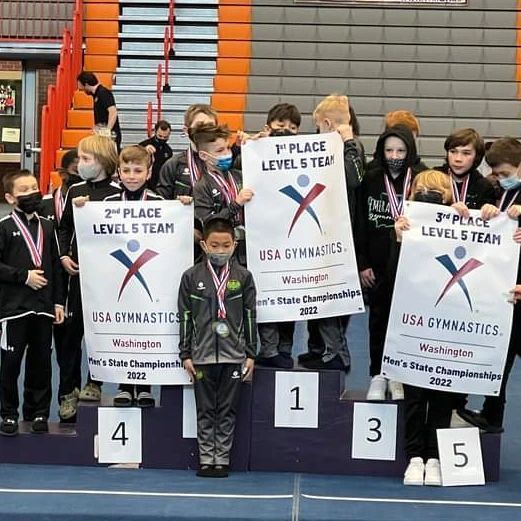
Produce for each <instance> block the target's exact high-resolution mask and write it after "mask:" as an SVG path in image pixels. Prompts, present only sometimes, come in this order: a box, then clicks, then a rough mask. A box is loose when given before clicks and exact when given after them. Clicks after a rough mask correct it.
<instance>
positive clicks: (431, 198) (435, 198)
mask: <svg viewBox="0 0 521 521" xmlns="http://www.w3.org/2000/svg"><path fill="white" fill-rule="evenodd" d="M414 200H415V201H419V202H420V203H433V204H443V195H441V194H440V193H439V192H435V191H434V190H426V191H425V192H414Z"/></svg>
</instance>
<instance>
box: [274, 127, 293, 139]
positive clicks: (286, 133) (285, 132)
mask: <svg viewBox="0 0 521 521" xmlns="http://www.w3.org/2000/svg"><path fill="white" fill-rule="evenodd" d="M294 135H295V132H291V130H288V129H287V128H276V129H274V130H270V136H272V137H281V136H294Z"/></svg>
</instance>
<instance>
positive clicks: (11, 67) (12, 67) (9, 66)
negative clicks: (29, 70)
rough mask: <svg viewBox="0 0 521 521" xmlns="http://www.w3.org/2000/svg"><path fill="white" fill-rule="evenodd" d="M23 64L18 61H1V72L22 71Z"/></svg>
mask: <svg viewBox="0 0 521 521" xmlns="http://www.w3.org/2000/svg"><path fill="white" fill-rule="evenodd" d="M21 70H22V62H21V61H17V60H0V71H2V72H5V71H8V72H11V71H21Z"/></svg>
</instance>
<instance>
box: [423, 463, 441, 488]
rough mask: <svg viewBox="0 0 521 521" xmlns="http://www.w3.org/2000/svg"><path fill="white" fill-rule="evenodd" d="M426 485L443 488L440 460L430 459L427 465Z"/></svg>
mask: <svg viewBox="0 0 521 521" xmlns="http://www.w3.org/2000/svg"><path fill="white" fill-rule="evenodd" d="M425 485H428V486H431V487H441V468H440V460H439V459H436V458H430V459H428V460H427V463H426V464H425Z"/></svg>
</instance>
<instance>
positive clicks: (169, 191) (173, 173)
mask: <svg viewBox="0 0 521 521" xmlns="http://www.w3.org/2000/svg"><path fill="white" fill-rule="evenodd" d="M194 158H195V163H196V165H197V166H198V168H199V171H200V172H201V173H203V172H205V171H206V167H205V165H204V162H203V161H201V160H200V159H199V155H198V154H197V153H196V154H195V155H194ZM156 192H157V193H158V194H159V195H160V196H162V197H164V198H165V199H177V198H178V197H179V196H180V195H190V196H191V195H192V192H193V187H192V181H191V179H190V170H189V168H188V158H187V152H186V150H185V151H184V152H179V153H178V154H174V155H173V156H172V157H171V158H170V159H169V160H168V161H167V162H166V163H165V164H164V165H163V166H162V167H161V170H160V172H159V181H158V183H157V186H156Z"/></svg>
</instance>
